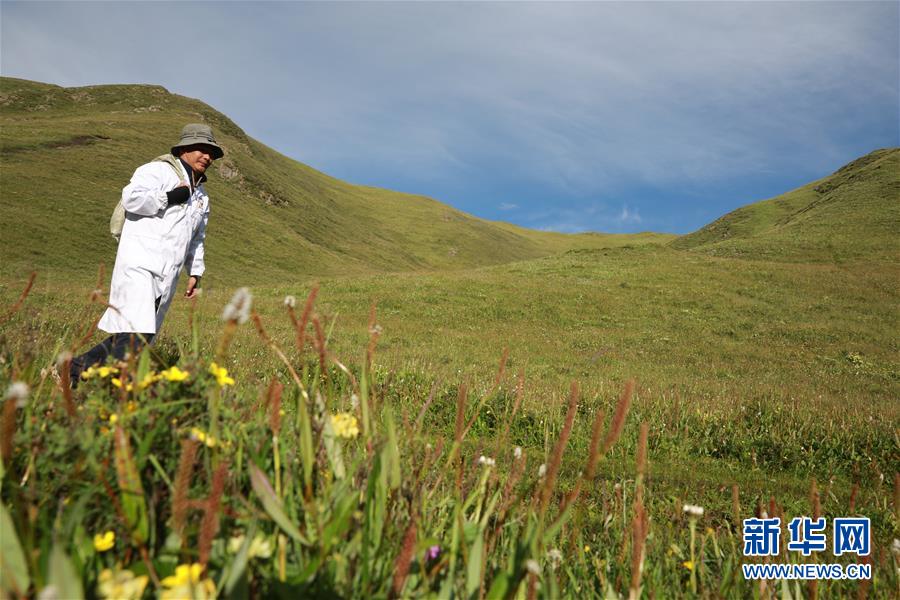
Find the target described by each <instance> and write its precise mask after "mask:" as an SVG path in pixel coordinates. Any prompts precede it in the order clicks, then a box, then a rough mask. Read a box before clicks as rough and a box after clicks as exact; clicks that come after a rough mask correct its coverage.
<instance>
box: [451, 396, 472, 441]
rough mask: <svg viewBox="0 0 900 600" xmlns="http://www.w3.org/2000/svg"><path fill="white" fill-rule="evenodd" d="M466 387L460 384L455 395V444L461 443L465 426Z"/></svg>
mask: <svg viewBox="0 0 900 600" xmlns="http://www.w3.org/2000/svg"><path fill="white" fill-rule="evenodd" d="M468 393H469V389H468V386H467V385H466V384H465V383H463V384H460V386H459V390H458V391H457V394H456V424H455V428H454V432H455V433H454V439H455V440H456V442H457V443H460V442H462V438H463V431H464V429H465V425H466V398H467V397H468Z"/></svg>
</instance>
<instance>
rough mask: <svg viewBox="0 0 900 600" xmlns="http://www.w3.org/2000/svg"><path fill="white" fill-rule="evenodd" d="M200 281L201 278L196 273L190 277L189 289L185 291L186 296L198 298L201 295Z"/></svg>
mask: <svg viewBox="0 0 900 600" xmlns="http://www.w3.org/2000/svg"><path fill="white" fill-rule="evenodd" d="M199 283H200V278H199V277H196V276H194V275H191V277H190V279H188V284H187V290H185V292H184V297H185V298H187V299H188V300H190V299H191V298H196V297H197V296H199V295H200V288H199V287H198V284H199Z"/></svg>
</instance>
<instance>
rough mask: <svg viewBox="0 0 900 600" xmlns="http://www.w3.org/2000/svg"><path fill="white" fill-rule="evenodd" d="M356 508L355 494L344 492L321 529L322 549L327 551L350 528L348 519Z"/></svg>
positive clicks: (349, 491)
mask: <svg viewBox="0 0 900 600" xmlns="http://www.w3.org/2000/svg"><path fill="white" fill-rule="evenodd" d="M355 506H356V493H355V492H354V490H352V489H347V490H344V495H343V496H342V497H341V499H340V500H338V502H337V508H336V509H335V511H334V514H333V516H332V517H331V520H330V521H328V523H326V525H325V527H324V528H323V529H322V548H324V549H325V550H328V549H329V548H331V546H332V545H334V542H335V540H336V539H337V538H339V537H340V536H342V535H344V533H345V532H346V531H347V529H348V528H349V527H350V517H351V516H352V515H353V508H354V507H355Z"/></svg>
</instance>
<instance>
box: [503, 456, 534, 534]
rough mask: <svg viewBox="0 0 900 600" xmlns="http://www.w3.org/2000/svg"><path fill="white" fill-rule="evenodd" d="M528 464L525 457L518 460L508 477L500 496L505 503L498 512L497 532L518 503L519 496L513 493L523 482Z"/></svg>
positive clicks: (514, 462)
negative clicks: (511, 508) (516, 502)
mask: <svg viewBox="0 0 900 600" xmlns="http://www.w3.org/2000/svg"><path fill="white" fill-rule="evenodd" d="M527 464H528V459H527V457H525V456H524V455H523V456H522V458H518V459H515V460H514V461H513V465H512V472H511V473H510V474H509V477H507V479H506V483H505V484H504V486H503V494H502V495H501V496H500V497H501V498H503V503H502V504H501V505H500V510H498V511H497V527H496V531H499V530H500V527H501V526H502V525H503V522H504V521H505V520H506V513H507V512H508V511H509V509H510V507H512V505H513V503H514V502H515V501H516V498H517V496H516V494H513V491H514V490H515V489H516V486H517V485H518V484H519V481H521V479H522V475H524V474H525V467H526V466H527Z"/></svg>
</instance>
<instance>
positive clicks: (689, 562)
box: [681, 560, 694, 571]
mask: <svg viewBox="0 0 900 600" xmlns="http://www.w3.org/2000/svg"><path fill="white" fill-rule="evenodd" d="M681 564H682V565H684V568H685V569H687V570H688V571H693V570H694V561H692V560H686V561H684V562H683V563H681Z"/></svg>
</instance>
